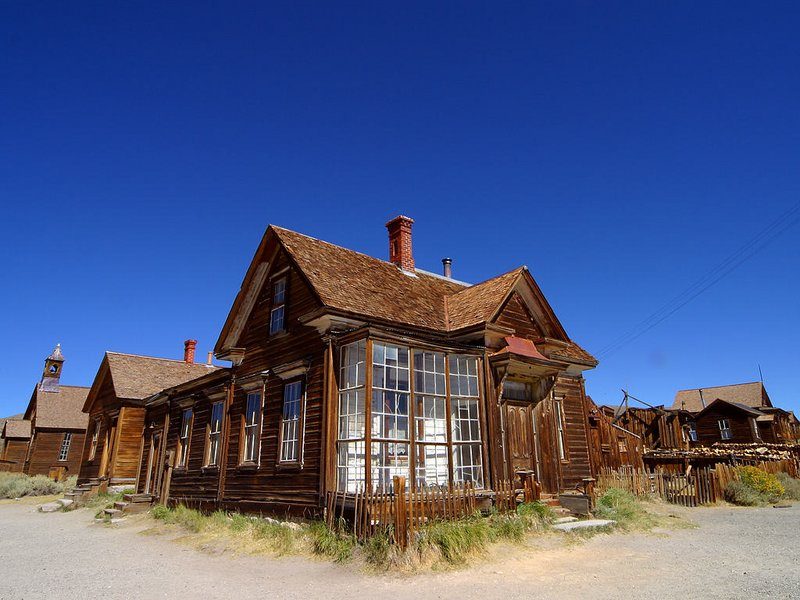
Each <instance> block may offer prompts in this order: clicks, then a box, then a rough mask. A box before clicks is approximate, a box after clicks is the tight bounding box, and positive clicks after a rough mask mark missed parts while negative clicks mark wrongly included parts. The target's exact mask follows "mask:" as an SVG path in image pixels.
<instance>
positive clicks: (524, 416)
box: [506, 402, 537, 473]
mask: <svg viewBox="0 0 800 600" xmlns="http://www.w3.org/2000/svg"><path fill="white" fill-rule="evenodd" d="M534 432H535V429H534V423H533V407H532V406H531V405H530V404H514V403H511V402H507V403H506V444H507V448H508V460H509V463H510V465H511V473H516V472H517V471H533V472H534V473H535V472H536V470H537V469H536V439H535V434H534Z"/></svg>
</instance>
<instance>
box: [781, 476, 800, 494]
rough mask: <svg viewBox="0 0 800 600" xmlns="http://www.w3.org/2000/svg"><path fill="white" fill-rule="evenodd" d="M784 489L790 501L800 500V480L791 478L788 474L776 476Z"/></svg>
mask: <svg viewBox="0 0 800 600" xmlns="http://www.w3.org/2000/svg"><path fill="white" fill-rule="evenodd" d="M776 477H777V478H778V481H780V483H781V485H782V486H783V489H784V496H785V497H786V498H788V499H789V500H800V479H795V478H794V477H790V476H789V475H787V474H786V473H778V474H777V475H776Z"/></svg>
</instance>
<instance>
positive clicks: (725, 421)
mask: <svg viewBox="0 0 800 600" xmlns="http://www.w3.org/2000/svg"><path fill="white" fill-rule="evenodd" d="M723 424H724V425H725V427H723ZM717 426H718V427H719V437H720V439H721V440H724V441H730V440H732V439H733V429H731V422H730V421H729V420H728V419H727V418H724V417H723V418H721V419H717ZM726 432H727V436H726V435H725V433H726Z"/></svg>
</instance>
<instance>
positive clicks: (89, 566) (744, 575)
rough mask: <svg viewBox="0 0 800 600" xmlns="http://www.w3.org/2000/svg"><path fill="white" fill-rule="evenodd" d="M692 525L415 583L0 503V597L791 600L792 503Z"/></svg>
mask: <svg viewBox="0 0 800 600" xmlns="http://www.w3.org/2000/svg"><path fill="white" fill-rule="evenodd" d="M689 514H690V515H691V518H692V520H693V521H694V522H695V523H697V524H698V526H699V527H698V528H697V529H686V530H677V531H672V532H669V533H668V534H666V535H638V534H637V535H603V536H598V537H595V538H592V539H591V540H589V541H587V542H585V543H581V544H577V545H569V546H564V545H563V544H561V543H559V542H558V541H556V540H555V538H545V539H544V540H541V541H538V542H534V543H536V544H539V546H540V547H539V548H537V547H526V548H518V547H514V548H513V549H508V548H505V549H498V550H497V551H496V552H493V555H492V557H490V560H489V562H486V563H484V564H481V565H478V566H475V567H472V568H469V569H466V570H460V571H453V572H446V573H434V574H429V575H422V576H414V577H387V576H380V577H378V576H371V575H366V574H364V573H361V572H359V571H357V570H355V569H354V568H353V567H347V566H345V567H340V566H336V565H331V564H329V563H326V562H322V561H310V560H305V559H301V558H282V559H271V558H266V557H235V556H226V555H223V556H212V555H209V554H205V553H202V552H198V551H195V550H192V549H189V548H187V547H185V546H182V545H181V544H178V543H175V542H172V541H169V540H166V539H162V538H160V537H158V536H152V535H143V534H141V533H138V532H137V528H136V527H135V526H123V527H120V528H113V527H104V526H98V525H93V524H89V523H90V521H91V514H90V513H89V512H87V511H75V512H71V513H53V514H40V513H37V512H35V506H31V505H24V504H0V599H6V598H8V599H17V598H25V599H34V598H56V597H58V598H65V597H77V598H101V597H102V598H126V599H128V598H189V597H192V598H231V597H254V595H255V597H267V598H344V597H347V596H352V597H366V598H375V597H386V598H389V597H391V598H392V600H401V599H404V598H409V599H411V598H413V599H415V600H418V599H420V598H459V599H460V600H461V599H469V598H481V599H485V598H503V599H505V600H507V599H509V598H589V597H591V598H637V599H643V598H644V599H646V598H654V599H655V598H659V599H660V598H681V599H684V600H685V599H686V598H752V597H766V598H798V597H800V569H798V559H800V551H798V547H800V543H798V542H800V528H798V524H800V506H798V505H795V506H794V507H792V508H787V509H773V508H763V509H735V508H710V509H696V510H693V511H691V513H689Z"/></svg>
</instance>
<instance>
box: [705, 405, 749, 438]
mask: <svg viewBox="0 0 800 600" xmlns="http://www.w3.org/2000/svg"><path fill="white" fill-rule="evenodd" d="M720 419H727V420H728V422H729V423H730V426H731V430H732V432H733V437H732V438H731V439H730V440H723V439H722V437H721V436H720V431H719V420H720ZM696 422H697V437H698V441H699V442H700V444H702V445H704V446H710V445H711V444H713V443H714V442H722V443H725V442H731V443H736V444H744V443H748V442H756V441H762V440H757V439H755V437H754V436H753V429H752V425H751V424H750V417H748V416H747V415H746V414H745V413H743V412H742V411H740V410H737V409H736V408H734V407H732V406H729V405H727V404H724V403H717V404H716V405H715V406H711V407H710V408H708V409H706V412H704V413H703V414H702V415H699V416H698V418H697V419H696Z"/></svg>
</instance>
